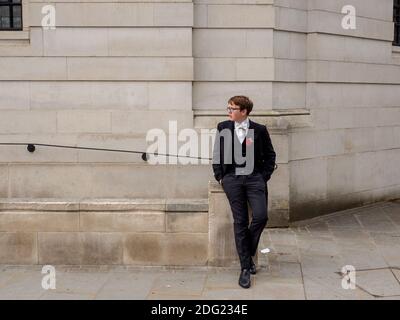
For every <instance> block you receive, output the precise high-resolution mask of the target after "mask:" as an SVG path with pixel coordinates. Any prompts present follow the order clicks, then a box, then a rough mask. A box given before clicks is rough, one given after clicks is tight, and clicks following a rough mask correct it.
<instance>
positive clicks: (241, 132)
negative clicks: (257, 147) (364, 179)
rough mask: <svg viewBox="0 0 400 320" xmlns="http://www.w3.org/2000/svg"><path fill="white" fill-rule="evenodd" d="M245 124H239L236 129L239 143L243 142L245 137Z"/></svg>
mask: <svg viewBox="0 0 400 320" xmlns="http://www.w3.org/2000/svg"><path fill="white" fill-rule="evenodd" d="M246 127H247V126H246V125H243V124H241V125H240V126H238V127H237V128H236V129H237V131H236V132H237V136H238V138H239V141H240V143H243V141H244V139H245V137H246Z"/></svg>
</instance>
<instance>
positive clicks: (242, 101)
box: [228, 96, 253, 115]
mask: <svg viewBox="0 0 400 320" xmlns="http://www.w3.org/2000/svg"><path fill="white" fill-rule="evenodd" d="M228 103H229V104H234V105H237V106H238V107H239V108H240V111H242V110H244V109H246V110H247V115H249V114H250V112H251V110H253V101H251V100H250V99H249V98H248V97H246V96H234V97H232V98H230V99H229V100H228Z"/></svg>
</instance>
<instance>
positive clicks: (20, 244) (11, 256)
mask: <svg viewBox="0 0 400 320" xmlns="http://www.w3.org/2000/svg"><path fill="white" fill-rule="evenodd" d="M37 262H38V257H37V234H36V233H33V232H29V233H26V232H0V264H36V263H37Z"/></svg>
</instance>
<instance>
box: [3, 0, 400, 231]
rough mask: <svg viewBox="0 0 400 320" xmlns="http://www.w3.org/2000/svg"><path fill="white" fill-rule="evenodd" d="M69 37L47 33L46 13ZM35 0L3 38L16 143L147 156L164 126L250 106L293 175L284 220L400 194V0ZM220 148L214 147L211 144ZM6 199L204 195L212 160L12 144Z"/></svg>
mask: <svg viewBox="0 0 400 320" xmlns="http://www.w3.org/2000/svg"><path fill="white" fill-rule="evenodd" d="M48 3H50V4H53V5H55V8H56V29H55V30H44V29H42V28H41V19H42V14H41V8H42V6H43V5H44V4H48ZM346 4H347V3H346V1H344V0H343V1H342V0H336V1H322V0H308V1H307V0H218V1H213V0H193V1H191V0H174V1H169V0H163V1H140V2H137V1H135V0H129V1H124V2H120V1H114V0H104V1H100V2H92V1H90V0H77V1H75V0H74V1H68V2H65V1H60V0H53V1H50V2H47V1H46V2H45V1H43V0H24V30H23V31H21V32H11V33H7V32H4V31H1V32H0V57H1V58H0V70H1V72H0V112H1V117H0V142H36V143H53V144H67V145H79V146H90V147H100V148H117V149H129V150H145V148H146V143H145V136H146V133H147V131H148V130H149V129H151V128H156V127H157V128H161V129H164V130H165V131H167V132H168V129H169V127H168V120H177V121H178V130H180V129H183V128H194V129H195V130H197V132H200V131H201V129H204V128H207V129H210V128H215V126H216V124H217V122H218V121H221V120H225V119H226V116H225V110H224V109H225V107H226V102H227V101H226V100H227V99H228V98H229V97H230V96H232V95H236V94H246V95H249V96H250V97H251V98H252V99H253V101H254V103H255V109H254V112H253V114H252V118H253V119H255V120H256V121H258V122H261V123H264V124H266V125H267V126H268V128H269V130H270V133H271V137H272V142H273V144H274V146H275V149H276V150H277V162H278V165H279V168H278V170H277V172H275V173H274V175H273V177H272V179H271V181H270V182H269V190H270V203H269V205H270V210H273V211H274V212H275V213H277V212H280V215H278V216H276V217H277V220H276V221H281V222H280V223H279V225H287V224H288V223H289V221H290V220H299V219H304V218H307V217H312V216H316V215H320V214H324V213H328V212H333V211H335V210H339V209H344V208H348V207H353V206H358V205H361V204H364V203H368V202H374V201H380V200H385V199H389V198H395V197H398V196H399V194H400V185H399V184H400V183H399V181H400V176H399V170H397V167H396V165H397V163H398V162H399V160H400V159H399V157H400V151H399V142H398V141H399V139H397V137H398V135H399V130H400V125H399V124H400V108H399V107H400V106H399V101H400V99H399V98H400V97H399V92H400V90H398V88H399V84H400V78H399V77H400V76H399V75H400V73H399V70H400V69H399V68H400V51H399V50H398V49H396V48H394V47H393V46H392V40H393V23H392V14H393V12H392V10H393V8H392V5H393V4H392V1H391V0H368V1H367V0H357V1H353V2H352V5H354V6H355V8H356V10H357V12H356V14H357V29H356V30H344V29H343V28H341V20H342V17H343V14H341V9H342V7H343V6H344V5H346ZM209 147H210V146H209ZM0 148H1V152H0V197H1V198H9V199H14V198H38V199H39V198H58V199H60V198H61V199H66V198H129V199H131V198H147V199H157V198H166V199H167V198H168V199H173V198H188V199H189V198H194V197H196V198H202V199H206V198H207V197H208V182H209V181H210V180H212V179H213V177H212V170H211V166H210V164H200V165H173V164H170V165H158V166H151V165H149V164H147V163H145V162H143V161H142V160H141V158H140V156H139V155H127V154H119V153H108V152H95V151H88V150H71V149H66V150H64V149H51V148H45V147H38V148H37V150H36V151H35V153H33V154H30V153H28V152H27V151H26V149H25V147H22V146H20V147H15V146H9V147H5V146H1V147H0Z"/></svg>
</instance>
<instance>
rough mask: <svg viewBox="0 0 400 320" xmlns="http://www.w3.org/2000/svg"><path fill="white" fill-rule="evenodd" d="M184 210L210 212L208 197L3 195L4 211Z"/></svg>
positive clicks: (2, 205)
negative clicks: (25, 196)
mask: <svg viewBox="0 0 400 320" xmlns="http://www.w3.org/2000/svg"><path fill="white" fill-rule="evenodd" d="M5 210H7V211H11V210H27V211H133V210H141V211H145V210H150V211H154V210H156V211H167V212H170V211H173V212H175V211H183V212H188V211H189V212H190V211H193V212H206V211H208V199H132V200H129V199H67V200H58V199H52V198H51V199H47V198H40V199H39V198H38V199H34V200H32V199H24V198H10V199H9V198H0V211H5Z"/></svg>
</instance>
